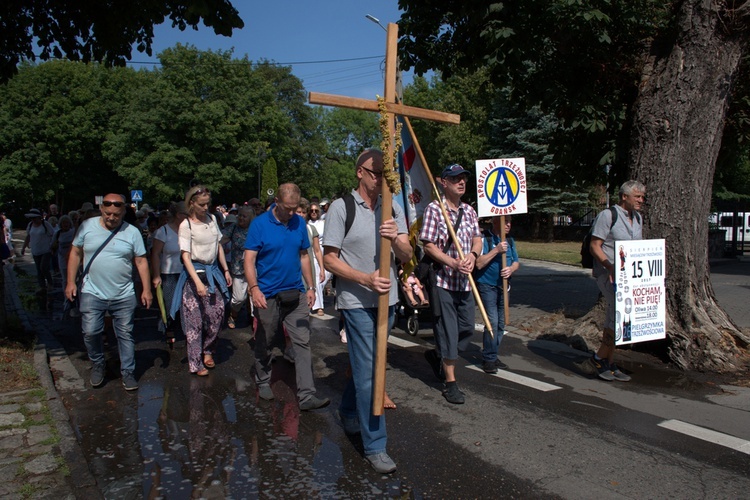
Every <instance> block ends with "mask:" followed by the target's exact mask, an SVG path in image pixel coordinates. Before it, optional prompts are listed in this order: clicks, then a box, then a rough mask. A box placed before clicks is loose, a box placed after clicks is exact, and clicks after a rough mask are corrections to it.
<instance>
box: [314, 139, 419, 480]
mask: <svg viewBox="0 0 750 500" xmlns="http://www.w3.org/2000/svg"><path fill="white" fill-rule="evenodd" d="M356 169H357V179H359V185H358V186H357V188H356V189H355V190H353V191H352V192H351V193H350V194H348V195H346V196H345V197H344V198H340V199H339V200H336V201H334V202H333V204H332V205H331V209H330V211H329V212H328V217H327V218H326V236H325V242H324V248H325V256H324V257H323V262H324V264H325V267H326V269H328V270H329V271H330V272H331V273H333V274H334V275H335V276H336V279H337V285H336V292H337V295H336V305H337V307H338V309H339V310H340V311H341V314H342V316H343V318H344V321H345V323H346V332H347V335H348V341H347V347H348V349H349V361H350V363H351V365H352V378H351V379H350V380H349V381H348V383H347V386H346V388H345V389H344V394H343V396H342V398H341V406H340V408H339V414H340V418H341V421H342V423H343V424H344V431H345V432H346V433H347V434H361V435H362V444H363V447H364V451H365V457H366V458H367V460H368V461H369V462H370V465H372V467H373V469H375V470H376V471H377V472H380V473H391V472H393V471H395V470H396V464H395V463H394V461H393V460H392V459H391V457H390V456H388V454H387V452H386V440H387V436H386V432H385V415H380V416H375V415H372V414H371V408H372V400H373V374H374V373H375V348H376V343H377V317H378V297H379V295H380V294H385V293H387V294H388V305H389V308H388V324H389V329H390V326H392V325H393V319H394V312H395V309H394V306H395V304H396V302H397V301H398V285H397V278H396V265H395V261H394V258H397V259H399V260H400V261H401V262H408V261H409V260H410V259H411V257H412V252H413V250H412V247H411V244H410V243H409V235H408V230H407V227H406V220H405V219H404V214H403V211H402V210H401V207H400V206H399V205H398V204H395V203H394V204H393V210H394V213H393V218H390V219H388V220H387V221H385V222H384V223H382V224H381V223H380V220H381V218H380V217H381V207H382V200H381V198H380V192H381V185H382V183H383V153H382V152H380V151H378V150H374V149H368V150H366V151H364V152H363V153H362V154H361V155H359V158H357V163H356ZM347 198H348V200H347ZM350 211H353V213H351V214H350V213H349V212H350ZM347 214H349V217H347ZM352 216H353V218H352ZM347 220H350V221H351V226H350V227H347ZM381 236H382V237H384V238H388V239H389V240H391V242H392V244H393V247H392V248H393V252H392V253H391V256H390V260H389V262H390V266H389V267H390V273H389V277H388V278H382V277H380V275H379V271H378V268H377V267H378V262H380V237H381Z"/></svg>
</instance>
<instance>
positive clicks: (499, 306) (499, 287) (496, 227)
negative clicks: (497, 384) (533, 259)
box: [475, 215, 521, 373]
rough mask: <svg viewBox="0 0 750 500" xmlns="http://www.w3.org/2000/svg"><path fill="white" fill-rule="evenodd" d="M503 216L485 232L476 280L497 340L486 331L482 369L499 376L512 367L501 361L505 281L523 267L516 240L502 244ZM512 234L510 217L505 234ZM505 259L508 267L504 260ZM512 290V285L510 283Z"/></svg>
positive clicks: (507, 217)
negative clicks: (498, 371)
mask: <svg viewBox="0 0 750 500" xmlns="http://www.w3.org/2000/svg"><path fill="white" fill-rule="evenodd" d="M502 220H503V217H502V216H499V215H498V216H495V217H493V218H492V228H491V229H489V230H487V231H485V233H484V235H483V236H484V237H483V240H482V255H480V256H479V258H478V259H477V265H476V269H477V270H476V271H475V279H476V283H477V287H478V288H479V296H480V297H482V303H483V304H484V308H485V310H486V311H487V318H488V319H489V320H490V325H491V326H492V330H493V331H494V332H495V336H494V338H493V337H492V336H491V335H490V332H489V331H488V330H487V329H486V328H485V329H484V338H483V342H482V343H483V348H482V361H483V363H482V369H483V370H484V371H485V372H486V373H497V369H498V368H501V369H503V370H507V369H508V365H506V364H505V363H503V362H502V361H500V358H498V352H497V351H498V349H499V348H500V342H501V341H502V340H503V335H504V334H505V302H504V300H503V297H504V295H503V279H510V277H511V276H512V275H513V273H514V272H516V270H518V268H519V267H520V266H521V264H520V263H519V262H518V252H516V242H515V241H514V240H513V238H506V241H501V234H502V233H501V231H502V224H503V222H502ZM509 232H510V215H506V216H505V234H506V236H507V234H508V233H509ZM503 258H505V267H504V268H503V267H502V262H503V261H502V259H503ZM508 288H510V284H508Z"/></svg>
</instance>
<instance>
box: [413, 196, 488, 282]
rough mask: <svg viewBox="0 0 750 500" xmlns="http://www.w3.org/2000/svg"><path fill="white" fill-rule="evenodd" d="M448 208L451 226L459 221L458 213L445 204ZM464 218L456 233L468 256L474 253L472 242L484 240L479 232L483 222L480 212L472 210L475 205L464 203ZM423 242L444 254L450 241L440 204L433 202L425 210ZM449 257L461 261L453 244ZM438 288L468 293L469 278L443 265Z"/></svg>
mask: <svg viewBox="0 0 750 500" xmlns="http://www.w3.org/2000/svg"><path fill="white" fill-rule="evenodd" d="M443 204H444V205H445V209H446V210H447V211H448V217H449V218H450V220H451V224H453V225H455V223H456V219H457V218H458V210H453V209H451V208H449V207H448V205H447V204H446V203H445V201H443ZM461 208H463V211H464V215H463V217H461V227H459V228H458V230H457V231H456V237H457V238H458V242H459V244H460V245H461V250H462V251H463V254H464V256H466V255H467V254H468V253H469V252H471V243H472V240H473V239H474V238H481V237H482V232H481V231H480V229H479V219H478V218H477V213H476V212H475V211H474V209H473V208H471V205H468V204H466V203H461ZM419 239H420V240H422V241H423V242H425V243H433V244H434V245H435V246H437V247H438V248H439V249H440V250H441V251H442V250H443V247H445V243H446V242H447V241H449V240H450V234H449V233H448V226H447V225H446V224H445V221H444V220H443V214H442V213H441V211H440V205H438V202H437V201H433V202H432V203H430V204H429V205H427V208H425V210H424V216H423V222H422V230H421V231H420V233H419ZM447 255H448V256H449V257H453V258H454V259H457V258H458V250H456V246H455V245H451V246H450V248H448V251H447ZM437 286H439V287H440V288H444V289H446V290H451V291H454V292H460V291H463V292H468V291H469V290H470V286H469V276H468V275H466V274H463V273H460V272H459V271H456V270H455V269H453V268H451V267H448V266H441V268H440V269H439V270H438V272H437Z"/></svg>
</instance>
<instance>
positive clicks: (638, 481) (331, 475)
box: [39, 262, 750, 498]
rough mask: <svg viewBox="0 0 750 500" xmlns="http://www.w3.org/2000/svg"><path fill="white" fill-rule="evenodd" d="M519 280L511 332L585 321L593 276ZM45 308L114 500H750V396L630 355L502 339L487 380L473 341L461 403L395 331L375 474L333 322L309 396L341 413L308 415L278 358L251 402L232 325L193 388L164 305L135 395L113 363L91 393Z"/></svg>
mask: <svg viewBox="0 0 750 500" xmlns="http://www.w3.org/2000/svg"><path fill="white" fill-rule="evenodd" d="M733 266H735V264H726V265H722V266H717V267H716V268H715V269H714V279H713V281H714V288H715V290H716V293H717V295H718V296H719V298H720V302H721V303H722V305H724V307H725V308H726V309H727V310H728V311H729V310H730V309H729V307H728V306H727V304H728V302H730V301H736V302H737V303H738V304H741V300H744V303H745V304H746V303H747V297H746V294H747V292H748V290H750V279H749V278H748V274H747V270H748V267H747V266H749V265H748V264H744V263H743V264H736V266H738V267H737V269H734V267H733ZM719 267H721V269H719ZM522 269H523V270H524V271H525V272H524V273H522V272H519V273H518V274H517V275H516V277H515V278H514V280H513V297H514V300H515V301H516V302H515V304H514V306H513V308H512V309H511V314H512V315H513V316H512V317H513V318H517V320H518V321H523V320H524V319H528V318H531V317H533V315H535V314H539V313H542V312H556V311H559V310H560V309H561V308H563V309H566V310H569V309H570V308H578V307H580V308H584V309H583V310H585V308H586V307H590V305H591V304H593V302H594V300H595V299H596V296H595V294H596V292H595V290H596V288H595V285H594V284H593V281H592V280H591V279H590V278H589V277H588V276H587V273H586V272H581V271H580V270H575V269H573V268H568V267H565V266H563V267H560V268H558V267H557V266H548V265H533V263H530V262H527V263H526V265H525V266H524V268H522ZM592 286H593V288H592ZM723 287H726V288H725V289H724V288H723ZM727 293H729V294H730V295H731V297H730V298H729V299H727V298H725V297H724V295H725V294H727ZM561 294H562V295H561ZM723 294H724V295H723ZM742 294H745V296H744V297H745V298H744V299H743V298H742V297H743V295H742ZM592 295H593V296H592ZM723 297H724V298H723ZM53 299H54V297H53ZM725 301H726V303H725ZM587 304H588V305H587ZM47 306H48V304H43V307H45V308H46V307H47ZM49 307H50V309H49V310H48V311H46V312H43V313H40V314H39V317H40V324H41V325H42V326H41V330H43V331H42V332H41V333H40V334H41V335H46V336H47V338H48V341H49V345H48V349H50V366H51V368H52V371H53V374H54V376H55V381H56V386H57V388H58V392H59V394H60V396H61V397H62V399H63V401H64V403H65V405H66V407H67V408H68V411H69V414H70V419H71V425H72V427H73V429H74V432H75V434H76V436H77V437H78V440H79V442H80V445H81V448H82V450H83V453H84V455H85V457H86V460H87V461H88V464H89V468H90V469H91V470H92V472H93V474H94V476H95V477H96V480H97V483H98V484H99V486H100V488H101V489H102V491H103V493H104V495H105V497H107V498H137V497H140V496H143V497H164V498H166V497H169V498H189V497H191V495H202V496H204V497H215V498H222V497H231V498H254V497H258V496H263V497H271V498H273V497H279V498H288V497H313V498H330V497H336V498H339V497H413V498H436V497H454V498H519V497H523V498H536V497H544V498H547V497H551V498H554V497H560V498H602V497H606V498H665V497H672V498H743V497H745V496H746V495H747V493H746V492H747V491H748V489H749V488H750V473H749V472H748V471H750V389H744V388H741V387H732V386H726V385H722V384H721V383H720V382H717V381H716V380H715V379H712V378H710V377H705V376H703V375H701V374H686V373H683V372H677V371H672V370H668V369H665V368H663V367H659V366H658V365H654V364H652V363H648V362H646V361H644V360H643V359H642V358H640V357H639V355H638V354H637V353H629V352H626V353H624V358H623V359H624V361H623V362H622V363H621V365H622V367H623V368H624V369H625V370H626V371H628V372H630V373H631V374H632V376H633V380H632V382H630V383H627V384H620V383H614V382H613V383H607V382H603V381H599V380H598V379H591V378H589V377H586V376H583V375H581V374H579V373H578V372H577V371H576V370H575V367H574V365H573V362H574V361H577V360H580V359H583V356H584V353H581V352H579V351H574V350H572V349H570V348H568V347H566V346H564V345H562V344H559V343H555V342H548V341H537V340H530V339H529V338H527V337H524V336H521V335H516V334H513V333H511V334H510V335H509V336H508V337H507V338H506V339H505V340H504V341H503V360H504V361H505V362H506V363H507V364H508V365H509V366H510V370H509V371H507V372H506V371H501V372H500V373H499V374H498V375H494V376H493V375H487V374H485V373H483V372H482V371H481V370H479V369H478V366H477V365H478V360H479V351H478V349H479V347H478V346H479V343H480V342H481V335H480V334H479V333H478V332H477V334H476V335H475V337H474V339H473V340H474V344H473V346H472V348H471V349H469V350H468V351H467V352H465V353H463V355H462V359H461V360H460V368H459V369H458V370H457V374H458V375H457V376H458V380H459V384H460V386H461V388H462V390H463V391H464V392H465V393H466V396H467V402H466V404H464V405H458V406H457V405H450V404H448V403H447V402H446V401H445V400H444V399H443V397H442V396H441V392H440V389H441V385H440V384H439V383H438V382H437V380H435V379H434V376H433V375H432V372H431V370H430V368H429V367H428V365H427V364H426V362H425V361H424V358H423V352H424V351H425V350H426V349H427V348H429V347H430V343H431V338H430V337H428V336H424V337H423V336H418V337H411V336H409V335H407V334H406V333H404V332H403V331H402V330H401V329H400V328H397V329H395V330H394V332H393V334H392V336H391V343H390V346H389V352H388V360H389V369H388V372H387V390H388V393H389V394H390V396H391V397H392V398H393V399H394V401H395V402H396V403H397V405H398V409H396V410H388V411H387V419H388V434H389V442H388V450H389V453H390V454H391V456H392V457H393V458H394V460H395V461H396V462H397V464H398V471H397V472H396V473H395V474H393V475H391V476H380V475H378V474H375V473H374V472H373V471H372V470H371V469H370V468H369V466H368V465H367V464H366V463H365V461H364V460H363V459H362V457H361V443H359V442H358V441H357V440H356V439H350V438H348V437H347V436H346V435H345V434H344V433H343V430H342V429H341V427H340V425H339V424H338V422H337V419H336V416H335V408H336V405H337V404H338V402H339V400H340V396H339V395H340V394H341V390H342V388H343V384H344V380H345V372H346V367H347V355H346V346H345V345H344V344H341V343H340V342H339V337H338V332H337V330H338V328H337V326H338V321H337V319H336V318H334V317H333V316H325V317H323V318H322V319H318V318H313V319H312V320H311V322H312V323H311V324H312V327H313V354H314V359H313V362H314V370H315V374H316V377H317V388H318V391H319V394H322V395H324V396H327V397H329V398H331V399H332V400H333V404H332V405H331V406H330V407H328V408H326V409H323V410H318V411H315V412H308V413H303V414H300V412H299V411H298V409H297V407H296V403H295V398H294V387H293V386H294V376H293V365H291V364H290V363H288V362H287V361H285V360H283V359H280V360H279V361H277V362H276V366H275V372H274V383H273V390H274V393H275V395H276V400H275V401H273V402H265V401H260V400H258V398H257V396H256V390H255V385H254V383H253V382H252V378H251V375H250V367H251V364H252V353H251V349H250V346H249V340H250V336H249V331H248V330H247V328H240V329H237V330H224V331H223V332H222V334H221V341H220V347H219V352H218V355H217V356H216V359H217V367H216V369H214V370H213V371H212V373H211V375H210V376H209V377H206V378H197V377H194V376H191V375H190V374H189V373H188V370H187V365H186V360H185V351H184V343H182V342H178V343H177V345H176V347H175V349H174V350H173V351H170V350H169V349H168V348H167V346H166V344H165V343H164V342H163V341H162V339H160V338H159V337H158V335H157V334H156V333H155V328H154V324H155V313H154V311H140V312H139V319H138V321H137V339H138V344H137V348H138V350H137V359H136V363H137V378H138V379H139V382H140V386H141V387H140V389H139V391H137V393H136V394H130V393H125V391H124V390H123V389H122V387H121V385H120V381H119V378H117V377H118V374H117V373H118V370H117V361H116V354H115V353H110V354H115V355H114V356H111V357H110V363H109V365H108V376H109V378H110V379H109V381H108V383H107V384H106V385H105V386H104V387H103V388H101V389H96V390H95V389H91V388H90V386H89V385H88V383H87V381H88V376H89V363H88V361H87V360H86V355H85V350H84V348H83V343H82V340H81V338H80V325H79V324H78V322H77V321H75V320H69V319H66V320H62V319H60V318H59V312H58V308H57V305H56V302H55V300H53V301H52V302H51V303H50V304H49ZM738 307H739V306H738ZM740 309H742V308H741V307H740ZM326 310H327V312H329V313H333V312H334V311H333V309H332V308H331V307H329V308H327V309H326ZM743 311H744V309H743ZM731 314H732V313H731V312H730V315H731ZM743 314H747V312H746V311H744V312H742V311H741V312H740V313H739V314H738V317H740V316H742V315H743ZM735 321H737V320H736V319H735ZM742 321H745V320H742ZM241 325H242V324H241ZM745 325H746V326H748V325H747V323H746V324H745ZM423 328H425V329H428V328H429V325H428V324H425V325H423ZM427 333H429V332H427ZM55 340H56V341H57V342H58V343H59V344H58V345H55ZM112 345H113V344H110V351H111V348H112ZM55 348H57V350H56V349H55Z"/></svg>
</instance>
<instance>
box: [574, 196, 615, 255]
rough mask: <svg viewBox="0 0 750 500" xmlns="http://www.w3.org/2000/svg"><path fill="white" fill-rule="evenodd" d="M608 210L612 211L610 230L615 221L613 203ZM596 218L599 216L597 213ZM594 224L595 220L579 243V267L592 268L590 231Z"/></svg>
mask: <svg viewBox="0 0 750 500" xmlns="http://www.w3.org/2000/svg"><path fill="white" fill-rule="evenodd" d="M609 211H610V212H612V224H610V225H609V230H610V231H611V230H612V228H613V227H614V226H615V222H617V210H616V209H615V207H614V205H612V206H611V207H609ZM599 214H600V215H601V212H599ZM597 218H599V216H598V215H597ZM594 224H596V220H594V223H593V224H591V229H589V232H588V233H586V236H584V237H583V242H582V243H581V267H582V268H584V269H593V268H594V256H593V255H591V232H592V231H593V230H594Z"/></svg>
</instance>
